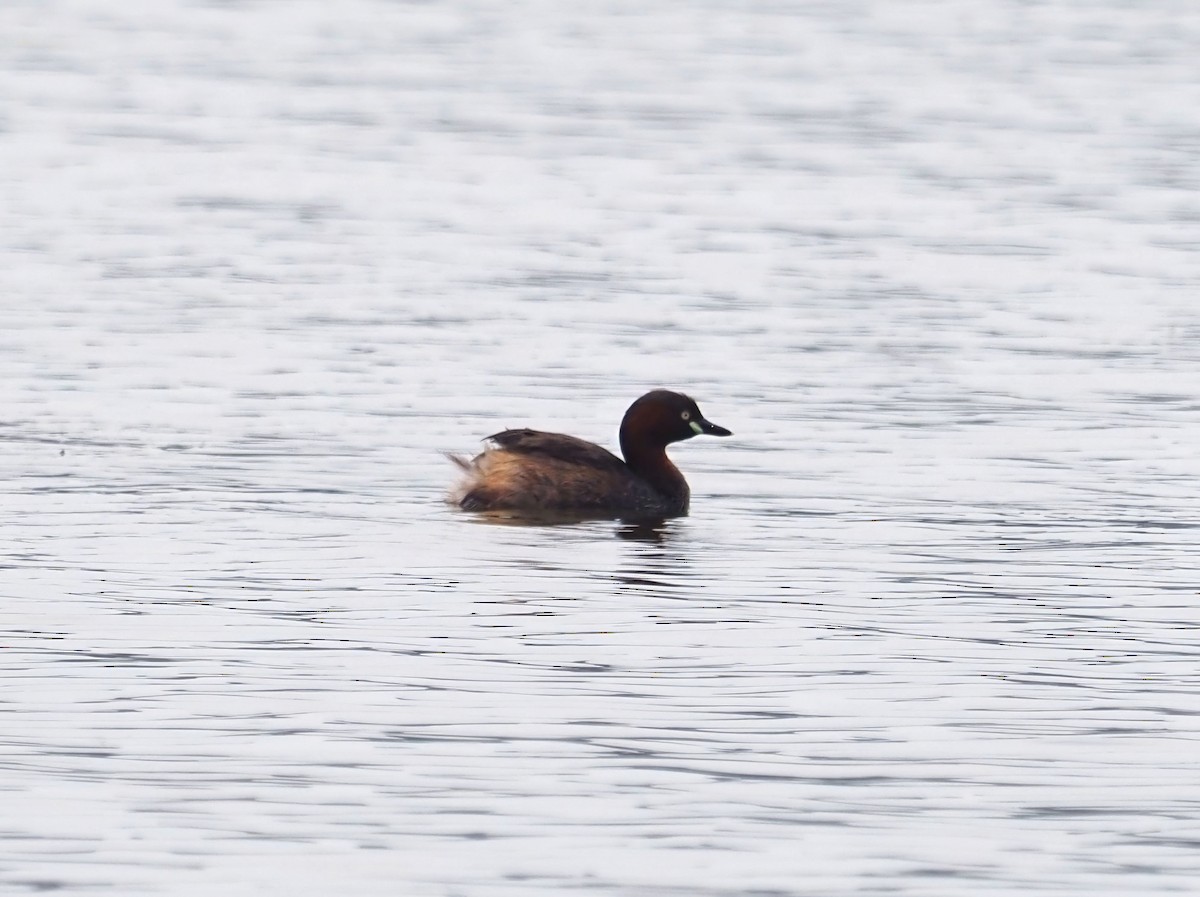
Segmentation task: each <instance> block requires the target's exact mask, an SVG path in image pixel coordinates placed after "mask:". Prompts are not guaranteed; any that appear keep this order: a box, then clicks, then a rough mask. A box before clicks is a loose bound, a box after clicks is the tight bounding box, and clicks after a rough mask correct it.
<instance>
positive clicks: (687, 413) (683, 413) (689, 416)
mask: <svg viewBox="0 0 1200 897" xmlns="http://www.w3.org/2000/svg"><path fill="white" fill-rule="evenodd" d="M679 416H680V417H682V418H683V419H684V420H691V419H692V412H690V411H681V412H680V413H679Z"/></svg>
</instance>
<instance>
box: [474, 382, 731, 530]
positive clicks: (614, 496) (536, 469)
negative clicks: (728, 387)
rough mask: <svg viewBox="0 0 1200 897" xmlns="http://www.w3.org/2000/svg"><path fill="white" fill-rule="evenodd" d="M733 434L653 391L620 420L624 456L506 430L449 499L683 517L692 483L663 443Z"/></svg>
mask: <svg viewBox="0 0 1200 897" xmlns="http://www.w3.org/2000/svg"><path fill="white" fill-rule="evenodd" d="M701 434H707V435H709V436H730V435H732V434H731V433H730V432H729V431H728V430H726V429H725V428H724V427H718V426H717V425H716V424H714V423H710V422H709V421H707V420H705V419H704V415H703V414H701V413H700V409H699V408H697V407H696V403H695V402H693V401H692V400H691V399H689V398H688V397H687V396H685V395H683V394H682V393H678V392H669V391H668V390H665V389H656V390H654V391H653V392H648V393H646V394H645V395H644V396H642V397H641V398H640V399H638V400H637V401H636V402H634V403H633V404H632V405H630V406H629V410H628V411H626V412H625V417H624V418H623V419H622V421H621V454H623V455H624V456H625V460H624V461H622V460H621V459H620V458H618V457H617V456H616V455H614V454H613V453H612V452H610V451H608V450H607V449H604V448H601V447H600V446H598V445H596V444H594V443H591V442H586V441H584V440H582V439H577V438H575V437H574V436H563V435H561V434H559V433H542V432H539V431H537V430H505V431H504V432H503V433H497V434H496V435H495V436H489V437H488V441H489V442H491V443H492V445H491V446H490V447H488V448H487V449H486V450H485V451H484V452H483V453H482V454H480V455H478V456H476V457H475V458H473V459H471V460H470V461H468V460H466V459H464V458H460V457H458V456H456V455H451V456H450V459H451V460H452V461H454V463H455V464H457V465H458V466H459V467H461V468H462V469H463V470H464V471H465V472H466V477H465V479H464V480H463V482H462V484H461V485H459V487H458V488H457V489H456V490H455V491H454V492H453V493H452V494H451V497H450V500H451V501H453V502H454V503H455V504H457V505H458V506H459V507H461V508H463V509H465V510H468V511H524V512H558V513H581V514H613V515H617V516H622V515H639V516H664V517H666V516H673V515H677V514H686V513H687V509H688V499H689V497H690V495H691V493H690V491H689V490H688V484H687V480H685V479H684V478H683V474H681V473H680V472H679V470H678V468H676V467H675V465H674V464H672V463H671V461H670V459H668V458H667V453H666V447H667V446H668V445H670V444H671V443H672V442H680V441H682V440H684V439H691V438H692V437H693V436H699V435H701Z"/></svg>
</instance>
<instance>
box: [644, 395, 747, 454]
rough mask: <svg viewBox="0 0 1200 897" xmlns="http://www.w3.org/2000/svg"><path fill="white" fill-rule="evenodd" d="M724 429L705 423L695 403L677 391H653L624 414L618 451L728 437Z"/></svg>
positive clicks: (730, 434) (707, 421) (711, 423)
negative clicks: (619, 449)
mask: <svg viewBox="0 0 1200 897" xmlns="http://www.w3.org/2000/svg"><path fill="white" fill-rule="evenodd" d="M732 435H733V434H732V433H730V432H729V431H728V430H726V429H725V428H724V427H719V426H717V425H716V424H714V423H713V422H712V421H710V420H706V419H705V417H704V415H703V414H701V413H700V409H699V408H698V407H697V406H696V403H695V402H694V401H692V400H691V399H690V398H688V397H687V396H685V395H684V394H683V393H681V392H671V391H670V390H667V389H656V390H654V391H653V392H648V393H646V394H645V395H644V396H642V397H641V398H640V399H638V400H637V401H636V402H634V403H633V404H632V405H630V406H629V410H628V411H626V412H625V418H624V419H623V420H622V421H621V448H622V450H624V451H625V452H626V454H628V449H629V448H630V447H633V448H635V449H636V448H639V447H658V448H661V447H663V446H665V445H669V444H670V443H672V442H681V441H682V440H684V439H691V438H692V437H693V436H732Z"/></svg>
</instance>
